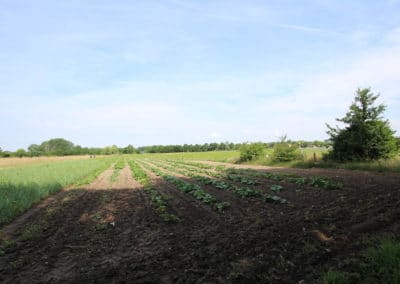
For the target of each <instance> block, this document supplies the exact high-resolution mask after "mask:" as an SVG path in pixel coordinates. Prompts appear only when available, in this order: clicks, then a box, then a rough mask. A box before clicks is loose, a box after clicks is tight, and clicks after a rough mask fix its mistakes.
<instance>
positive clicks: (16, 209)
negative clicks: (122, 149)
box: [0, 158, 112, 224]
mask: <svg viewBox="0 0 400 284" xmlns="http://www.w3.org/2000/svg"><path fill="white" fill-rule="evenodd" d="M111 162H112V159H110V158H104V159H86V160H64V161H61V162H53V163H50V164H40V165H28V166H23V167H16V168H3V169H0V224H4V223H6V222H9V221H11V220H12V219H14V218H15V217H16V216H18V215H19V214H21V213H23V212H24V211H25V210H26V209H28V208H29V207H31V206H32V204H34V203H36V202H38V201H39V200H41V199H42V198H44V197H46V196H48V195H49V194H52V193H55V192H57V191H59V190H61V189H62V188H63V187H66V186H70V185H74V184H85V183H89V182H91V181H92V180H93V179H94V178H95V177H96V176H97V175H98V174H99V173H100V172H102V171H103V170H104V169H105V168H107V167H109V165H110V164H111Z"/></svg>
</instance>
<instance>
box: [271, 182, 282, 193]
mask: <svg viewBox="0 0 400 284" xmlns="http://www.w3.org/2000/svg"><path fill="white" fill-rule="evenodd" d="M282 188H283V186H282V185H279V184H273V185H271V190H272V191H275V192H280V191H281V190H282Z"/></svg>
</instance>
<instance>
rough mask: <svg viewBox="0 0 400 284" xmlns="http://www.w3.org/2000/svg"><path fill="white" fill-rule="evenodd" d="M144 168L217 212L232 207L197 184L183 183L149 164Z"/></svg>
mask: <svg viewBox="0 0 400 284" xmlns="http://www.w3.org/2000/svg"><path fill="white" fill-rule="evenodd" d="M144 166H145V167H146V168H148V169H149V170H150V171H152V172H154V173H155V174H156V175H157V176H160V177H162V178H163V179H165V180H166V181H168V182H169V183H171V184H173V185H174V186H175V187H176V188H177V189H178V190H179V191H181V192H183V193H187V194H190V195H192V196H193V197H195V198H196V199H197V200H199V201H200V202H202V203H205V204H208V205H210V206H212V207H213V208H214V209H216V210H217V211H223V210H225V209H226V208H228V207H229V206H230V204H229V203H228V202H220V201H218V200H217V199H216V198H215V197H214V196H212V195H211V194H209V193H207V192H206V191H204V190H203V189H202V188H201V187H200V186H199V185H197V184H194V183H190V182H186V181H183V180H181V179H179V178H177V177H174V176H172V175H168V174H166V173H163V172H162V171H160V170H159V169H157V168H155V167H153V166H151V165H149V164H147V165H144Z"/></svg>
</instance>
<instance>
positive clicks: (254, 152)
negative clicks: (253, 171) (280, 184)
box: [240, 142, 264, 162]
mask: <svg viewBox="0 0 400 284" xmlns="http://www.w3.org/2000/svg"><path fill="white" fill-rule="evenodd" d="M263 152H264V144H263V143H260V142H259V143H252V144H243V145H242V146H241V147H240V160H241V161H243V162H245V161H251V160H254V159H256V158H258V157H260V156H261V155H262V154H263Z"/></svg>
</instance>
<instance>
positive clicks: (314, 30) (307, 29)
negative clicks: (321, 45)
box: [277, 24, 343, 35]
mask: <svg viewBox="0 0 400 284" xmlns="http://www.w3.org/2000/svg"><path fill="white" fill-rule="evenodd" d="M277 26H278V27H280V28H284V29H289V30H297V31H302V32H306V33H317V34H324V35H343V33H340V32H336V31H330V30H325V29H320V28H316V27H308V26H302V25H290V24H280V25H277Z"/></svg>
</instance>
